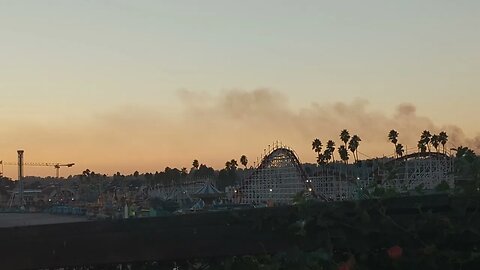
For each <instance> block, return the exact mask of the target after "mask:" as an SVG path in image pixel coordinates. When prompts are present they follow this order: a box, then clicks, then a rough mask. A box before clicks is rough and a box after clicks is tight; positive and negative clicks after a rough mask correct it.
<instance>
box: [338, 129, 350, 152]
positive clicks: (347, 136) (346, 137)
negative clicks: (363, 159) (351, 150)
mask: <svg viewBox="0 0 480 270" xmlns="http://www.w3.org/2000/svg"><path fill="white" fill-rule="evenodd" d="M340 140H342V142H343V145H344V146H345V148H347V143H348V140H350V133H349V132H348V130H346V129H344V130H342V131H341V132H340Z"/></svg>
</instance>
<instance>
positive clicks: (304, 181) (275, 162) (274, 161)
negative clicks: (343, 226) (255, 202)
mask: <svg viewBox="0 0 480 270" xmlns="http://www.w3.org/2000/svg"><path fill="white" fill-rule="evenodd" d="M285 168H292V169H293V170H292V171H287V172H286V173H287V174H288V176H285V175H282V173H285V172H284V171H283V170H282V169H285ZM265 171H270V172H272V171H273V172H278V174H274V175H272V174H265ZM293 172H295V173H296V177H293V178H295V179H293V178H292V173H293ZM282 177H283V178H285V177H287V178H288V177H290V178H289V179H288V180H290V181H297V184H301V185H303V190H302V191H303V192H304V193H308V194H310V195H311V196H313V197H316V198H319V199H321V200H327V199H326V197H324V196H323V195H322V194H317V193H316V192H315V189H314V187H313V185H312V182H311V180H310V179H308V177H307V174H306V173H305V171H304V169H303V167H302V165H301V163H300V160H299V158H298V156H297V154H296V153H295V151H294V150H293V149H291V148H290V147H287V146H283V145H279V144H278V143H277V144H276V145H275V144H274V146H273V149H271V150H270V151H269V153H268V154H266V155H265V156H264V157H263V158H262V161H261V163H260V164H259V165H258V166H257V168H256V169H255V170H254V172H253V173H252V174H251V175H250V176H248V177H247V178H246V179H245V180H244V181H243V183H242V185H241V186H240V187H239V188H238V190H237V191H238V196H239V197H242V196H245V195H246V193H249V192H254V193H255V192H257V193H259V192H258V190H257V191H255V190H252V188H250V189H249V187H251V186H253V185H255V184H256V183H255V182H256V181H264V182H265V183H267V184H272V185H273V184H275V182H278V181H280V179H279V178H282ZM288 180H286V181H288ZM277 184H278V183H277ZM292 184H294V183H287V184H286V185H290V186H291V185H292ZM270 192H272V189H270ZM290 195H292V196H291V197H292V198H293V196H294V195H295V194H290ZM273 199H275V198H273Z"/></svg>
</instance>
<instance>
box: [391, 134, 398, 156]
mask: <svg viewBox="0 0 480 270" xmlns="http://www.w3.org/2000/svg"><path fill="white" fill-rule="evenodd" d="M398 135H399V133H398V132H397V131H396V130H394V129H392V130H390V132H389V133H388V140H389V141H390V142H391V143H393V144H394V145H395V153H397V151H396V150H397V143H398ZM397 157H398V154H397Z"/></svg>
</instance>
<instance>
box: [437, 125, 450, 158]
mask: <svg viewBox="0 0 480 270" xmlns="http://www.w3.org/2000/svg"><path fill="white" fill-rule="evenodd" d="M438 137H439V140H440V144H442V149H443V153H444V154H445V145H446V144H447V142H448V135H447V133H446V132H445V131H442V132H440V133H439V134H438Z"/></svg>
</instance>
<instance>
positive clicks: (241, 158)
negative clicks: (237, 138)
mask: <svg viewBox="0 0 480 270" xmlns="http://www.w3.org/2000/svg"><path fill="white" fill-rule="evenodd" d="M240 163H241V164H242V165H243V166H244V167H245V169H246V168H247V164H248V159H247V156H245V155H242V156H241V157H240Z"/></svg>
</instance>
